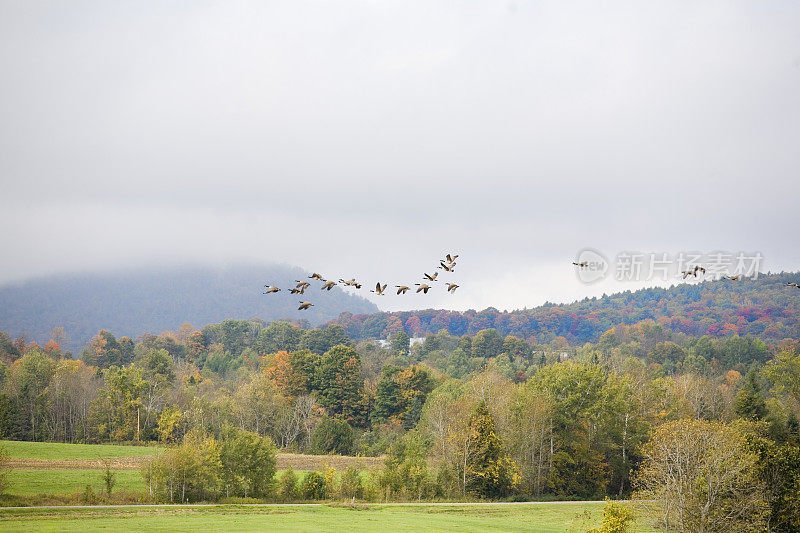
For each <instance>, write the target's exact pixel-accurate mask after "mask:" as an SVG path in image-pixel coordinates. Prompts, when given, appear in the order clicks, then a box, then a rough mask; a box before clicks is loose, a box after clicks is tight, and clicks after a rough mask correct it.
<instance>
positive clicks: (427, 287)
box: [414, 283, 430, 294]
mask: <svg viewBox="0 0 800 533" xmlns="http://www.w3.org/2000/svg"><path fill="white" fill-rule="evenodd" d="M414 285H416V286H417V287H419V288H418V289H417V292H419V291H423V292H424V293H425V294H428V289H430V286H429V285H426V284H424V283H415V284H414Z"/></svg>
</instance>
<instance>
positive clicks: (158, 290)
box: [0, 264, 378, 353]
mask: <svg viewBox="0 0 800 533" xmlns="http://www.w3.org/2000/svg"><path fill="white" fill-rule="evenodd" d="M309 274H310V272H307V271H306V270H303V269H301V268H299V267H295V266H289V265H275V264H273V265H234V266H225V267H216V266H197V265H195V266H176V267H154V268H139V269H117V270H111V271H105V272H95V273H80V274H59V275H53V276H47V277H43V278H38V279H33V280H28V281H25V282H22V283H14V284H7V285H5V286H2V287H0V331H4V332H6V333H8V334H9V335H11V336H12V337H18V336H20V335H24V336H25V337H26V338H27V339H28V340H29V341H37V342H39V343H43V342H46V341H47V340H48V339H49V336H50V332H51V331H52V329H53V328H54V327H58V326H61V327H63V328H64V330H65V332H66V336H67V339H68V341H67V343H66V346H65V347H64V348H65V349H69V350H71V351H73V352H74V353H77V352H78V351H79V350H80V349H81V348H82V347H83V346H84V345H85V344H86V342H87V341H88V340H89V339H91V338H92V336H94V335H95V334H96V333H97V332H98V331H99V330H101V329H107V330H109V331H111V332H113V333H114V334H115V335H117V336H123V335H125V336H128V337H132V338H133V337H137V336H139V335H142V334H144V333H154V334H157V333H161V332H162V331H166V330H175V329H177V328H178V327H179V326H180V325H181V324H183V323H185V322H188V323H190V324H192V325H194V326H195V327H198V328H200V327H202V326H204V325H206V324H210V323H215V322H220V321H222V320H225V319H227V318H238V319H250V318H260V319H262V320H264V321H271V320H275V319H280V318H287V319H295V320H307V321H308V323H309V324H310V325H312V326H313V325H317V324H320V323H323V322H326V321H328V320H331V319H334V318H336V317H337V316H339V314H340V313H342V312H349V313H353V314H359V313H374V312H377V311H378V307H377V306H376V305H375V304H373V303H372V302H370V301H368V300H366V299H365V298H363V297H361V296H358V295H355V294H348V293H346V292H344V291H343V290H342V289H340V288H339V287H334V288H333V290H331V291H324V292H321V291H320V290H319V288H318V287H316V286H314V285H312V286H311V287H309V289H308V290H307V291H306V294H305V295H302V294H290V292H289V288H291V287H293V286H294V285H296V283H295V281H294V280H297V279H300V280H302V279H306V278H307V277H308V275H309ZM309 281H310V280H309ZM265 284H271V285H276V286H278V287H280V288H281V289H282V290H281V292H278V293H274V294H267V295H265V294H262V293H263V291H264V288H263V287H264V285H265ZM314 289H316V290H314ZM309 290H311V291H314V292H313V293H309ZM303 299H305V300H308V301H310V302H312V303H313V304H314V306H313V307H311V308H310V309H309V310H307V311H298V309H297V307H298V301H299V300H303Z"/></svg>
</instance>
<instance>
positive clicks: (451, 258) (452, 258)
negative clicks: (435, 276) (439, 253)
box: [444, 254, 458, 265]
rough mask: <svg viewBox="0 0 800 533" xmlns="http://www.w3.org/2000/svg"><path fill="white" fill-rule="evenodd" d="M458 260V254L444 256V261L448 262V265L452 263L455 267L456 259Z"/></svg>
mask: <svg viewBox="0 0 800 533" xmlns="http://www.w3.org/2000/svg"><path fill="white" fill-rule="evenodd" d="M457 258H458V254H456V255H450V254H447V255H446V256H444V260H445V261H447V262H448V263H450V264H451V265H455V264H456V259H457Z"/></svg>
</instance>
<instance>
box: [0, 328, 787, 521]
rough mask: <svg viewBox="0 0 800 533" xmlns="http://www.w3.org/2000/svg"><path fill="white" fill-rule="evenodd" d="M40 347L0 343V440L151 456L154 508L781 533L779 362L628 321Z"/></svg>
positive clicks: (191, 332) (165, 337) (225, 333)
mask: <svg viewBox="0 0 800 533" xmlns="http://www.w3.org/2000/svg"><path fill="white" fill-rule="evenodd" d="M53 337H54V338H53V339H51V341H50V342H48V343H47V344H46V345H45V346H44V347H40V346H39V345H38V344H36V343H21V342H18V341H12V340H11V339H10V338H8V336H7V335H0V346H2V347H3V348H2V349H3V354H4V355H3V359H4V362H3V364H2V365H0V435H2V437H3V438H11V439H22V440H49V441H61V442H140V443H147V442H160V443H162V444H163V445H164V446H165V447H164V451H163V452H162V453H160V454H159V455H158V456H157V457H156V458H155V459H154V460H153V461H152V462H151V463H149V464H147V465H146V466H145V468H144V471H143V475H144V476H145V480H146V484H147V486H148V495H149V496H150V497H151V498H153V500H156V501H176V502H177V501H214V500H218V499H220V498H225V497H244V498H267V499H270V498H273V499H274V498H279V499H284V500H287V499H302V498H305V499H315V498H326V497H330V496H331V495H336V496H342V495H345V494H347V495H350V496H348V497H359V498H369V499H373V500H396V499H401V500H421V499H472V498H482V499H503V498H521V499H541V498H559V499H601V498H604V497H612V498H617V497H631V496H634V497H641V499H642V501H643V502H645V501H646V502H655V504H657V505H658V506H659V509H658V512H659V513H662V514H661V516H662V519H661V520H662V523H663V524H670V525H671V526H673V527H677V528H678V529H682V530H684V531H700V530H703V531H715V530H720V529H715V528H717V526H716V525H715V524H718V525H720V526H719V527H722V526H721V525H723V524H727V526H726V527H727V529H731V528H733V529H734V530H736V529H737V528H739V527H740V526H741V527H751V526H752V527H755V528H759V527H767V526H769V528H770V530H772V531H792V528H793V527H794V528H796V527H797V525H798V524H797V522H796V520H797V518H796V517H798V516H800V513H798V512H796V511H798V510H799V509H800V507H798V505H800V503H799V502H798V496H797V495H798V489H799V488H800V455H799V453H800V452H798V449H799V448H798V445H800V429H799V428H798V426H800V424H799V423H798V418H797V415H798V412H800V385H798V383H800V343H798V342H797V341H792V340H786V341H781V342H777V343H772V344H767V343H765V342H764V341H762V340H760V339H758V338H756V337H754V336H744V337H740V336H738V335H733V334H731V335H729V336H725V337H712V336H703V337H692V336H688V335H685V334H681V333H676V332H674V331H672V330H670V329H668V328H664V327H663V326H662V325H661V324H658V323H656V322H655V321H643V322H641V323H638V324H634V325H631V326H619V327H616V328H613V329H611V330H608V331H606V332H605V333H603V334H602V335H601V336H600V337H599V339H598V341H597V342H595V343H584V344H578V345H576V344H574V343H572V344H571V343H569V342H568V340H567V339H566V338H555V339H553V340H552V341H550V342H549V343H546V344H538V343H531V342H529V341H528V340H525V339H521V338H517V337H514V336H512V335H505V336H504V335H502V334H501V333H500V332H498V331H497V330H496V329H493V328H489V329H485V330H481V331H479V332H477V333H476V334H474V335H462V336H453V335H450V334H448V333H447V332H446V331H439V332H437V333H436V334H435V335H429V336H428V337H426V338H425V340H424V341H423V342H419V343H415V344H414V345H413V346H412V343H411V339H410V337H409V336H408V335H407V334H406V333H405V332H398V333H396V334H394V335H392V336H391V338H390V339H389V343H388V344H387V345H385V346H384V345H381V344H377V343H374V342H368V341H356V340H355V339H352V338H350V337H349V336H348V335H347V332H346V330H345V329H344V328H343V327H342V326H339V325H332V326H328V327H326V328H318V329H302V328H300V327H298V326H297V325H294V324H292V323H289V322H281V321H278V322H273V323H270V324H268V325H267V324H262V323H260V322H259V321H241V320H226V321H223V322H222V323H219V324H210V325H208V326H206V327H203V328H201V329H199V330H197V329H195V328H193V327H191V326H189V325H185V326H182V327H181V328H180V329H179V330H178V331H177V332H165V333H162V334H160V335H144V336H142V337H140V338H137V339H129V338H126V337H121V338H119V339H117V338H116V337H115V336H114V335H113V334H112V333H111V332H109V331H101V332H99V333H98V334H97V335H96V336H95V337H94V338H93V339H92V341H91V342H90V343H89V344H88V345H87V347H86V348H85V350H84V351H83V352H82V354H81V358H80V359H78V360H73V359H72V358H69V357H66V356H65V355H66V354H63V353H61V350H60V346H59V343H58V342H57V338H58V332H57V331H56V332H54V335H53ZM279 449H280V450H287V451H301V452H308V453H321V454H325V453H338V454H352V455H364V456H367V455H369V456H375V455H383V456H385V459H384V461H383V466H382V467H381V468H379V469H377V470H374V471H371V472H358V471H354V470H353V469H351V470H350V471H349V472H339V473H331V472H318V473H316V474H315V475H313V476H310V477H309V476H306V477H304V478H303V479H299V477H297V476H296V475H295V474H294V473H293V472H289V473H288V474H287V473H285V472H284V473H281V474H280V475H276V473H275V467H274V457H275V453H276V451H277V450H279ZM676 461H683V463H680V465H679V466H680V468H679V471H680V472H681V473H682V476H683V477H681V478H676V477H675V476H674V475H672V474H670V472H673V471H674V470H675V468H674V467H675V466H676ZM720 465H725V468H722V467H721V466H720ZM721 473H724V474H725V475H724V476H721ZM284 476H286V478H285V479H284ZM292 476H294V481H292V479H293V478H292ZM714 476H718V477H714ZM701 481H702V482H701ZM712 482H713V483H712ZM712 485H713V487H714V490H713V491H712V490H710V489H709V488H708V487H711V486H712ZM731 524H733V525H731ZM742 524H744V525H742Z"/></svg>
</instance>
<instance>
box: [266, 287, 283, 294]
mask: <svg viewBox="0 0 800 533" xmlns="http://www.w3.org/2000/svg"><path fill="white" fill-rule="evenodd" d="M264 286H265V287H266V288H267V290H266V291H264V294H270V293H273V292H278V291H280V289H279V288H278V287H276V286H274V285H264Z"/></svg>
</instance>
